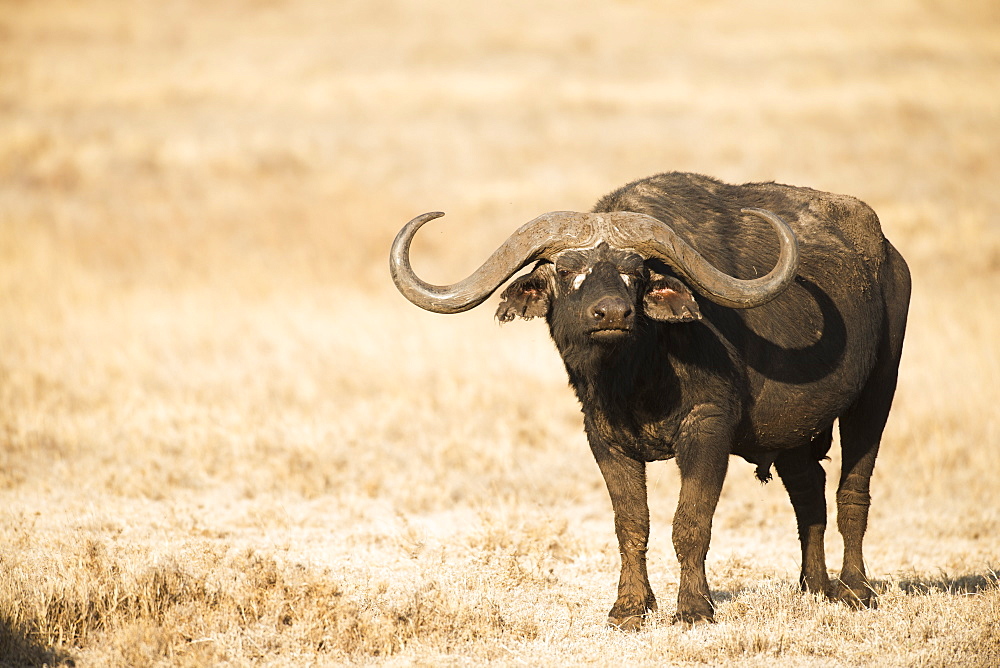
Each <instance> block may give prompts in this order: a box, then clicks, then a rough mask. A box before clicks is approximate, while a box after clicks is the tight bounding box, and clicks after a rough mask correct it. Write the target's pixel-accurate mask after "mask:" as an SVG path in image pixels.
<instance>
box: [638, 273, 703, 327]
mask: <svg viewBox="0 0 1000 668" xmlns="http://www.w3.org/2000/svg"><path fill="white" fill-rule="evenodd" d="M642 305H643V307H644V309H645V311H646V315H647V316H649V317H650V318H652V319H653V320H659V321H661V322H693V321H695V320H701V309H699V308H698V302H696V301H695V300H694V295H693V294H691V290H689V289H688V287H687V286H686V285H684V284H683V283H682V282H681V281H680V280H679V279H676V278H674V277H673V276H663V275H661V274H657V273H655V272H651V275H650V278H649V285H648V287H647V288H646V295H645V296H644V297H643V298H642Z"/></svg>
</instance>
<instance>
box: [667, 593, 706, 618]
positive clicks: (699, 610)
mask: <svg viewBox="0 0 1000 668" xmlns="http://www.w3.org/2000/svg"><path fill="white" fill-rule="evenodd" d="M673 620H674V623H675V624H685V625H687V626H691V625H692V624H703V623H706V622H708V623H713V622H715V606H714V605H712V599H711V598H709V597H708V596H707V595H705V594H688V595H685V594H684V592H683V591H682V592H681V594H680V595H679V596H678V597H677V612H676V613H674V617H673Z"/></svg>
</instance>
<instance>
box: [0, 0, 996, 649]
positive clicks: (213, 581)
mask: <svg viewBox="0 0 1000 668" xmlns="http://www.w3.org/2000/svg"><path fill="white" fill-rule="evenodd" d="M665 170H688V171H698V172H704V173H709V174H712V175H715V176H718V177H721V178H723V179H726V180H729V181H736V182H742V181H751V180H770V179H773V180H777V181H781V182H786V183H793V184H797V185H809V186H812V187H815V188H819V189H823V190H830V191H835V192H841V193H849V194H852V195H856V196H858V197H860V198H862V199H864V200H865V201H867V202H868V203H869V204H871V205H872V206H873V207H874V208H875V209H876V211H878V213H879V214H880V217H881V219H882V222H883V226H884V228H885V230H886V233H887V235H888V236H889V237H890V238H891V239H892V240H893V242H894V243H895V244H896V245H897V246H898V247H899V248H900V249H901V250H902V252H903V254H904V255H905V256H906V258H907V259H908V260H909V262H910V266H911V268H912V271H913V274H914V287H915V292H914V298H913V303H912V309H911V320H910V328H909V333H908V339H907V344H906V350H905V356H904V362H903V368H902V372H901V380H900V388H899V392H898V394H897V397H896V405H895V409H894V413H893V416H892V418H891V420H890V423H889V426H888V429H887V432H886V435H885V439H884V442H883V448H882V454H881V457H880V460H879V465H878V467H877V469H876V475H875V479H874V482H873V496H874V505H873V512H872V517H871V528H870V530H869V533H868V536H867V540H866V546H867V550H866V557H867V561H868V568H869V573H870V575H871V577H872V580H873V585H874V586H875V587H876V588H877V590H878V591H879V592H880V594H881V599H880V606H879V607H878V609H876V610H870V611H862V612H854V611H850V610H847V609H846V608H844V607H841V606H838V605H836V604H833V603H829V602H825V601H822V600H817V599H815V598H813V597H810V596H806V595H803V594H801V593H799V591H798V587H797V576H798V559H799V557H798V541H797V538H796V535H795V527H794V519H793V516H792V512H791V509H790V507H789V504H788V502H787V500H786V497H785V493H784V491H783V490H782V488H781V486H780V484H779V483H777V482H775V483H771V484H768V485H766V486H762V485H760V484H759V483H758V482H756V480H755V479H754V477H753V474H752V468H751V467H750V466H748V465H746V464H744V463H742V462H740V461H733V463H732V466H731V468H730V473H729V478H728V480H727V483H726V487H725V490H724V494H723V498H722V501H721V503H720V505H719V510H718V514H717V516H716V520H715V533H714V537H713V543H712V551H711V552H710V553H709V562H708V571H709V580H710V584H711V586H712V589H713V592H714V596H715V599H716V601H717V603H718V623H717V624H714V625H704V626H698V627H696V628H693V629H685V628H681V627H679V626H674V625H672V624H671V623H670V613H671V612H672V609H673V605H674V600H673V599H674V597H675V596H676V592H677V576H678V567H677V564H676V560H675V558H674V555H673V550H672V547H671V542H670V520H671V516H672V512H673V505H674V503H675V500H676V494H677V488H678V479H677V474H676V468H675V467H674V466H673V464H670V463H665V464H656V465H653V466H651V467H650V474H649V479H650V488H651V495H650V503H651V507H652V515H653V537H652V542H651V545H650V553H649V560H650V573H651V578H652V581H653V585H654V587H655V589H656V591H657V594H658V595H659V599H660V602H661V608H662V609H661V611H660V613H658V614H657V615H656V616H654V617H653V619H652V620H651V621H650V623H649V625H648V626H647V628H646V629H645V630H643V631H641V632H639V633H635V634H623V633H620V632H617V631H614V630H609V629H607V628H606V627H605V625H604V620H605V617H606V614H607V611H608V609H609V607H610V605H611V603H612V602H613V598H614V593H615V585H616V582H617V569H618V554H617V545H616V543H615V539H614V534H613V528H612V518H611V509H610V503H609V501H608V499H607V492H606V490H605V488H604V483H603V481H602V479H601V477H600V474H599V472H598V470H597V467H596V465H595V464H594V462H593V461H592V458H591V455H590V453H589V450H588V448H587V445H586V441H585V439H584V436H583V434H582V429H581V419H580V415H579V410H578V407H577V405H576V403H575V400H574V399H573V397H572V396H571V394H570V391H569V389H568V387H567V386H566V382H565V378H564V372H563V370H562V369H561V366H560V362H559V360H558V357H557V355H556V353H555V351H554V349H553V348H552V346H551V344H550V343H549V341H548V339H547V334H546V332H545V328H544V325H543V324H541V323H538V322H532V323H517V324H511V325H509V326H505V327H504V328H502V329H501V328H500V327H498V326H497V325H496V323H495V321H494V320H493V318H492V309H493V307H492V306H490V305H488V306H484V307H483V308H481V309H476V310H473V311H471V312H469V313H466V314H462V315H458V316H439V315H432V314H428V313H424V312H422V311H420V310H419V309H417V308H415V307H413V306H412V305H410V304H408V303H407V302H406V301H405V300H403V299H402V298H401V297H400V296H399V295H398V294H397V293H396V291H395V289H394V288H393V286H392V285H391V283H390V281H389V278H388V272H387V268H386V265H387V262H386V257H387V250H388V246H389V243H390V241H391V239H392V237H393V235H394V234H395V232H396V231H397V230H398V228H399V226H400V225H401V224H402V223H403V222H405V221H406V220H408V219H409V218H410V217H411V216H413V215H416V214H418V213H422V212H424V211H431V210H444V211H446V212H447V213H448V214H449V215H448V216H446V217H445V218H443V219H442V220H440V221H436V222H435V223H434V224H433V226H432V227H431V228H430V229H428V231H427V232H426V233H425V235H424V236H423V238H420V239H418V240H417V242H416V244H415V246H414V258H415V260H414V261H415V264H416V268H417V270H418V271H419V272H421V273H422V274H424V275H426V276H427V277H428V278H429V279H431V280H434V281H437V282H450V281H452V280H455V279H457V278H459V277H462V276H464V275H465V274H466V273H467V272H468V271H470V270H471V269H472V268H473V267H474V266H476V265H477V264H478V262H479V261H480V260H481V259H482V258H484V257H485V256H486V255H487V254H488V253H489V252H490V251H491V250H492V249H493V248H494V247H495V245H496V244H497V243H498V242H499V241H500V240H502V239H503V238H504V237H505V236H506V235H507V234H508V233H509V232H510V231H511V230H512V229H514V227H515V226H517V225H520V224H521V223H522V222H524V221H526V220H528V219H529V218H530V217H533V216H534V215H536V214H538V213H541V212H543V211H548V210H554V209H576V210H584V209H586V208H588V207H590V206H591V205H592V204H593V202H594V201H595V200H596V199H597V198H598V197H599V196H600V195H602V194H603V193H605V192H606V191H608V190H610V189H612V188H613V187H616V186H618V185H621V184H623V183H625V182H627V181H629V180H631V179H635V178H638V177H642V176H646V175H649V174H652V173H655V172H658V171H665ZM998 177H1000V10H998V7H997V4H996V3H995V2H993V1H992V0H982V1H976V0H969V1H967V2H945V1H938V0H924V1H918V0H912V1H907V0H872V1H869V2H865V3H845V2H827V1H821V2H808V3H804V2H791V1H788V2H785V1H779V2H766V3H764V2H760V3H757V2H751V3H725V2H720V1H712V2H694V3H692V2H653V1H651V0H650V1H647V0H629V1H625V0H621V1H607V0H602V1H596V0H593V1H592V0H585V1H583V2H577V1H570V0H539V1H537V2H531V3H527V2H525V3H519V2H515V3H470V2H460V1H458V0H444V1H442V2H420V1H418V0H377V1H364V2H363V1H354V0H345V1H340V2H322V1H321V0H315V1H310V0H256V1H249V0H248V1H247V2H236V1H235V0H223V1H221V2H210V3H204V2H194V1H193V0H171V1H170V2H158V1H152V0H149V1H146V0H140V1H137V2H128V3H122V2H113V1H112V0H97V1H95V2H87V3H84V2H77V1H68V0H67V1H61V0H52V1H50V2H44V3H43V2H21V1H18V0H2V1H0V664H5V665H22V664H42V663H48V664H49V665H55V664H60V663H66V664H69V663H74V664H75V665H78V666H125V665H129V666H139V665H189V666H195V665H197V666H201V665H233V666H242V665H250V664H255V665H256V664H260V665H276V666H300V665H328V664H339V663H362V664H364V663H386V664H390V665H393V664H395V665H409V664H413V663H416V664H423V665H431V664H434V665H436V664H446V665H466V664H480V663H497V664H531V665H566V664H569V665H575V664H584V663H594V664H611V663H616V664H617V663H637V664H661V665H662V664H671V665H695V664H709V665H716V664H738V665H747V666H754V665H772V664H774V663H775V662H779V663H780V664H782V665H830V666H832V665H861V664H870V665H905V666H913V665H924V666H939V665H975V664H979V665H997V664H998V663H1000V631H998V630H997V629H998V628H1000V590H998V587H997V578H996V570H997V568H998V567H1000V478H998V476H1000V473H998V472H1000V419H998V412H997V408H996V406H997V403H998V401H1000V384H998V381H997V379H998V378H1000V345H998V343H997V341H998V340H1000V316H998V311H997V306H998V305H1000V302H998V300H997V291H998V289H1000V188H998V187H997V183H998ZM491 303H493V304H495V301H494V302H491ZM835 453H836V447H835V449H834V455H833V460H832V461H831V462H830V463H829V467H828V470H830V471H834V472H835V471H836V470H837V465H838V460H837V456H836V454H835ZM830 477H831V484H832V480H833V479H835V478H836V476H835V475H833V476H830ZM834 526H835V524H834V523H833V522H832V521H831V525H830V527H831V528H830V530H829V532H828V537H827V542H828V556H829V561H830V564H831V568H832V567H833V566H834V565H836V564H837V563H838V558H839V553H840V550H841V547H840V541H839V537H838V536H837V534H836V531H835V530H834V528H833V527H834Z"/></svg>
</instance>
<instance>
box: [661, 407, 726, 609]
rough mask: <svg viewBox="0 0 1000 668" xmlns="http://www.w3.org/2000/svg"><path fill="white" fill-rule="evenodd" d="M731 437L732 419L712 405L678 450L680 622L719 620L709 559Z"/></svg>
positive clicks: (697, 414) (688, 423)
mask: <svg viewBox="0 0 1000 668" xmlns="http://www.w3.org/2000/svg"><path fill="white" fill-rule="evenodd" d="M731 433H732V429H731V428H730V426H729V425H728V421H727V419H726V418H725V417H724V416H723V415H722V414H721V413H717V412H716V411H715V410H714V409H713V408H711V407H709V406H707V405H702V406H698V407H696V408H695V409H694V410H693V411H692V412H691V414H690V415H689V416H688V417H687V418H685V421H684V423H683V424H682V431H681V440H680V442H679V443H678V445H677V467H678V468H679V469H680V473H681V490H680V494H679V497H678V500H677V511H676V512H675V513H674V527H673V541H674V551H675V552H676V553H677V560H678V561H679V562H680V566H681V576H680V586H679V591H678V593H677V613H676V615H675V616H674V619H675V621H679V622H684V623H688V624H690V623H694V622H701V621H708V622H712V621H715V606H714V605H713V603H712V596H711V593H710V592H709V589H708V579H707V577H706V576H705V557H706V555H707V554H708V546H709V542H710V541H711V538H712V517H713V515H715V507H716V506H717V505H718V503H719V495H720V494H721V493H722V483H723V482H724V481H725V478H726V468H727V466H728V463H729V444H730V438H731V436H730V435H731Z"/></svg>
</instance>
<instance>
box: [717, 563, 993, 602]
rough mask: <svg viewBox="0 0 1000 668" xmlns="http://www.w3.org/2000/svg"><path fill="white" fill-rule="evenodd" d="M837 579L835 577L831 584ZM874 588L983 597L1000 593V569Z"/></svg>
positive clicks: (723, 595)
mask: <svg viewBox="0 0 1000 668" xmlns="http://www.w3.org/2000/svg"><path fill="white" fill-rule="evenodd" d="M833 579H834V576H831V580H833ZM870 584H871V588H872V590H873V591H874V592H875V593H876V594H885V593H886V592H888V591H890V590H891V589H892V588H893V587H896V586H898V587H899V588H900V589H901V590H903V591H904V592H905V593H907V594H910V595H915V596H920V595H922V594H929V593H931V592H933V591H941V592H946V593H949V594H979V593H981V592H984V591H987V590H991V589H1000V568H990V569H987V570H986V572H985V573H982V574H979V573H967V574H965V575H953V576H952V575H945V574H941V575H940V576H939V577H912V578H904V579H898V580H872V581H871V583H870ZM751 589H752V587H736V588H734V589H724V590H716V589H713V590H712V599H713V600H714V601H715V602H716V603H728V602H729V601H733V600H735V599H737V598H739V596H740V595H741V594H743V593H744V592H746V591H748V590H751Z"/></svg>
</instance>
